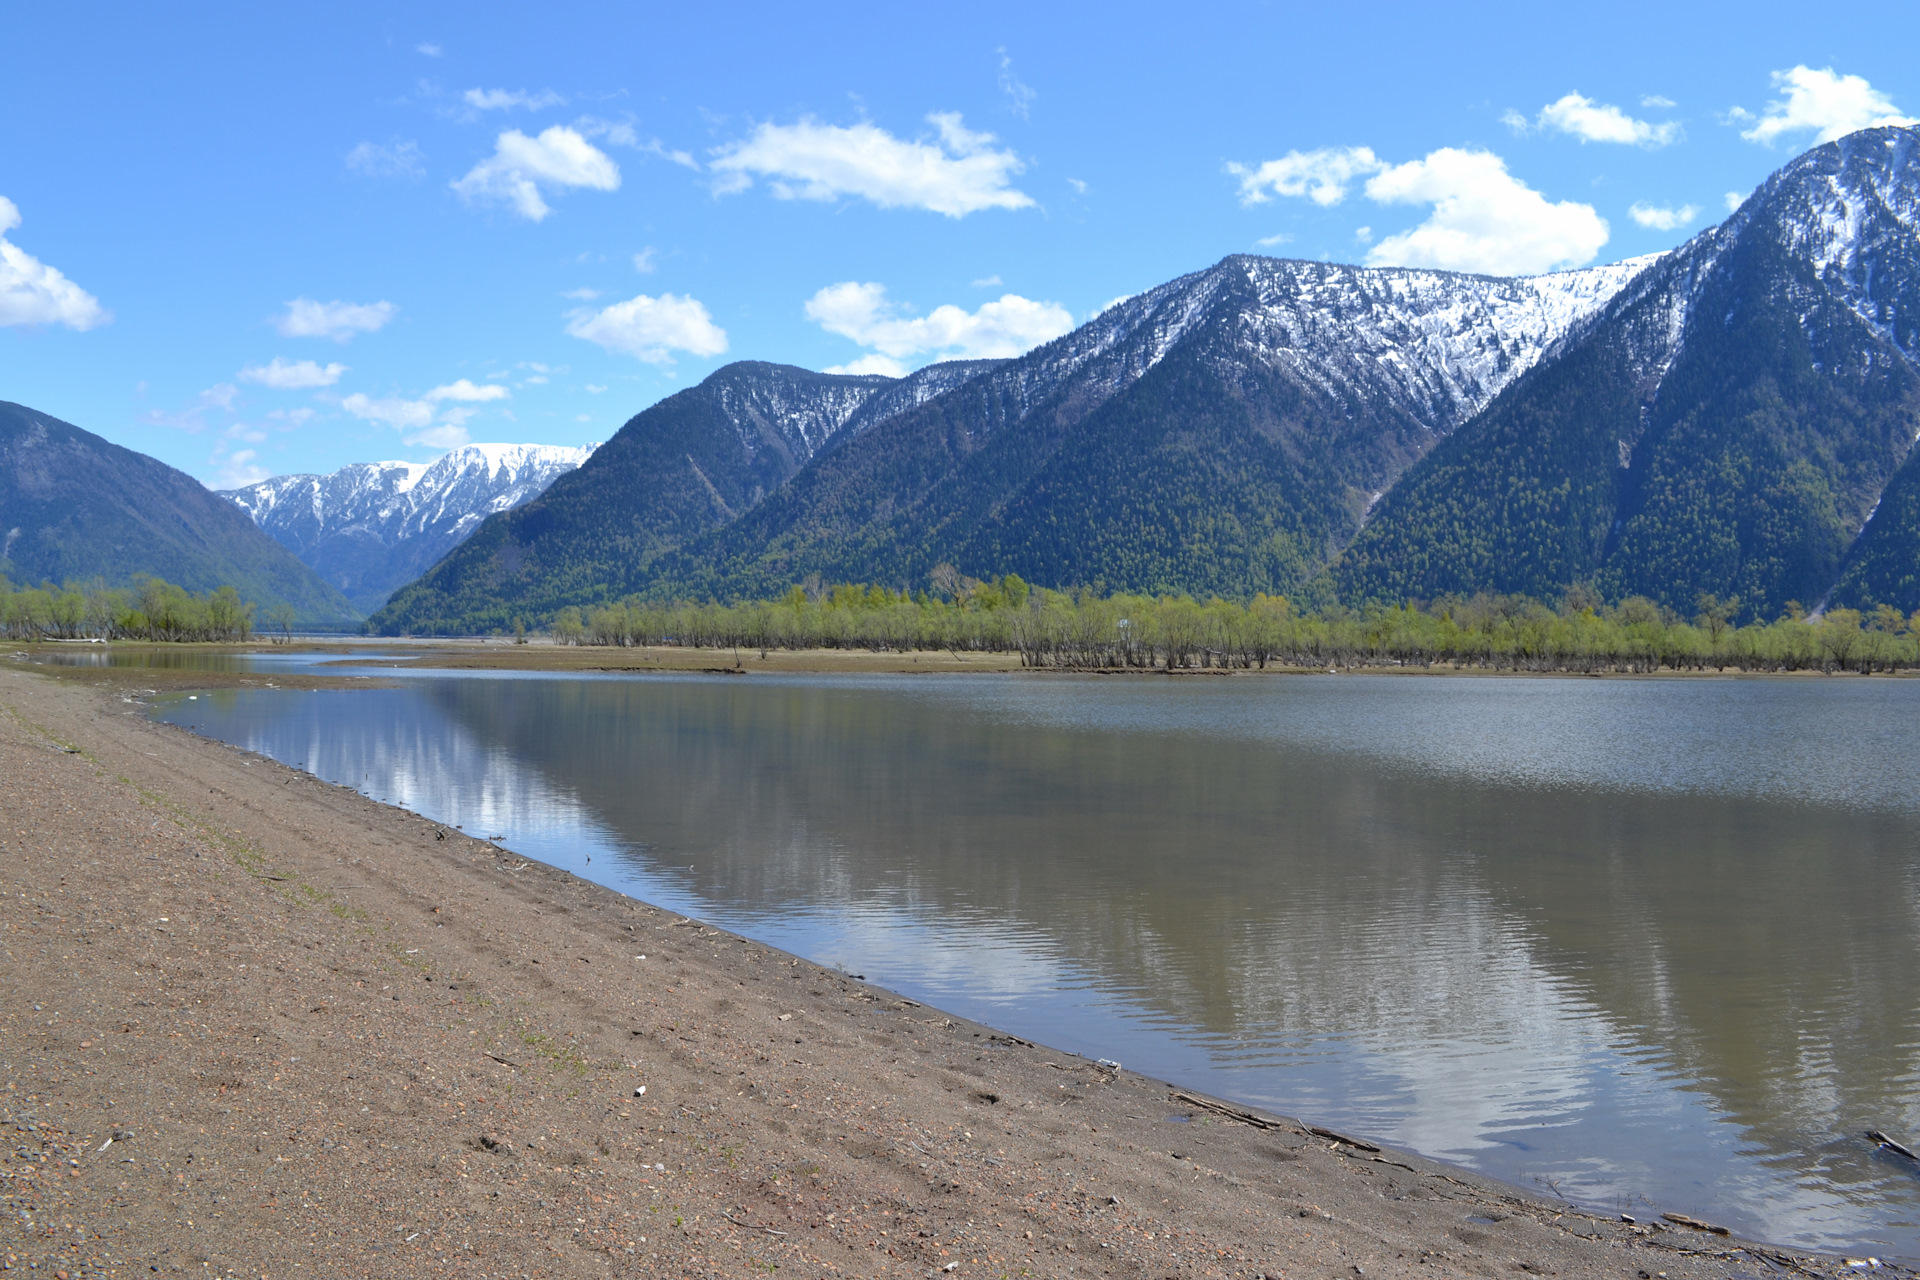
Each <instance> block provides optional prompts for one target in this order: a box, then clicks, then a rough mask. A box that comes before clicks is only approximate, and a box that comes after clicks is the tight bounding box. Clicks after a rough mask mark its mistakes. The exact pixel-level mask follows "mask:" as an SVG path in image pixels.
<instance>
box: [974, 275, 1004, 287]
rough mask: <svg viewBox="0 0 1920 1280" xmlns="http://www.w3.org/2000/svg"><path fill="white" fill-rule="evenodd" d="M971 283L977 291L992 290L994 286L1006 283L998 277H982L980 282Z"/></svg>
mask: <svg viewBox="0 0 1920 1280" xmlns="http://www.w3.org/2000/svg"><path fill="white" fill-rule="evenodd" d="M970 283H971V284H972V286H973V287H974V288H975V289H991V288H993V286H995V285H997V284H1002V283H1004V281H1002V280H1001V279H1000V277H999V276H997V275H996V276H981V277H980V278H979V279H978V280H974V281H971V282H970Z"/></svg>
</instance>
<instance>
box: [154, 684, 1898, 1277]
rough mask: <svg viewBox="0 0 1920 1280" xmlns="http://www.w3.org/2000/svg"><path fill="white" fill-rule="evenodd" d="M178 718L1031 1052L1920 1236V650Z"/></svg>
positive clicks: (1790, 1226) (1530, 1179)
mask: <svg viewBox="0 0 1920 1280" xmlns="http://www.w3.org/2000/svg"><path fill="white" fill-rule="evenodd" d="M282 661H284V659H282ZM360 669H361V670H365V669H366V668H360ZM157 713H158V714H159V715H160V716H161V717H162V718H163V719H166V720H169V721H171V722H174V723H178V724H183V725H189V726H192V727H194V728H196V729H198V730H199V731H200V732H202V733H206V734H209V735H211V736H213V737H217V738H220V739H223V740H226V741H228V742H232V743H235V744H237V745H240V746H244V747H248V748H250V749H253V750H255V751H259V752H262V753H264V754H267V755H270V756H273V757H274V758H276V759H279V760H281V761H284V762H286V763H288V764H294V765H299V766H301V767H304V768H306V769H309V770H311V771H312V772H314V773H316V774H318V775H319V776H320V777H323V778H326V779H328V780H331V781H335V782H344V783H349V784H351V785H353V786H356V787H358V788H359V789H360V790H362V791H364V792H366V793H367V794H369V795H371V796H373V797H375V798H378V799H386V800H390V801H392V802H393V803H396V804H401V805H404V806H406V807H408V808H410V809H414V810H416V811H418V812H421V813H423V814H427V815H429V816H431V817H433V818H436V819H438V820H441V821H443V822H448V823H458V824H461V825H463V826H464V827H465V829H466V830H467V831H468V832H470V833H473V834H476V835H482V836H493V835H498V836H503V837H504V841H503V842H504V843H505V844H507V845H508V846H510V847H511V848H513V849H515V850H517V851H519V852H521V853H523V854H526V855H528V856H531V857H535V858H539V859H541V860H543V861H546V862H551V863H554V864H556V865H559V866H562V867H566V868H568V869H569V870H572V871H575V872H577V873H580V874H582V875H585V876H587V877H589V878H591V879H594V880H598V881H600V882H602V883H604V884H608V885H612V886H615V887H617V888H619V889H622V890H625V891H627V892H630V893H632V894H635V895H637V896H639V897H643V898H646V899H649V900H651V901H653V902H657V903H659V904H661V905H663V906H667V907H670V908H672V909H674V910H677V911H681V912H684V913H688V914H693V915H698V916H700V917H702V918H705V919H707V920H710V921H713V922H716V923H721V924H724V925H726V926H727V927H729V928H732V929H735V930H737V931H739V932H742V933H745V934H749V935H751V936H754V937H756V938H760V939H763V940H765V941H767V942H770V943H772V944H774V945H777V946H781V947H785V948H787V949H790V950H792V951H795V952H797V953H800V954H802V955H806V956H809V957H811V958H813V959H815V960H818V961H821V962H824V963H827V964H838V965H842V966H844V967H845V968H846V969H848V970H849V971H852V972H855V973H861V974H865V975H866V976H867V977H868V978H869V979H871V980H873V981H876V982H879V983H882V984H885V985H886V986H889V987H891V988H893V989H894V990H897V991H901V992H905V993H908V994H911V995H913V996H915V997H917V998H920V999H924V1000H927V1001H930V1002H935V1003H938V1004H940V1005H942V1006H945V1007H946V1008H949V1009H953V1010H956V1011H959V1012H962V1013H965V1014H966V1015H967V1016H970V1017H973V1018H977V1019H980V1020H983V1021H987V1022H991V1023H993V1024H994V1025H996V1026H999V1027H1002V1028H1005V1029H1007V1030H1009V1031H1012V1032H1015V1033H1016V1034H1020V1035H1023V1036H1026V1037H1028V1038H1031V1039H1035V1040H1041V1041H1044V1042H1046V1043H1048V1044H1052V1045H1056V1046H1059V1047H1061V1048H1065V1049H1070V1050H1074V1051H1077V1052H1080V1053H1083V1054H1087V1055H1089V1056H1097V1057H1106V1058H1117V1059H1120V1060H1122V1061H1123V1062H1124V1063H1125V1064H1126V1065H1127V1066H1128V1067H1129V1068H1132V1069H1137V1070H1140V1071H1143V1072H1147V1073H1151V1074H1154V1075H1158V1076H1163V1077H1166V1078H1169V1079H1172V1080H1175V1081H1179V1082H1181V1083H1184V1084H1188V1085H1191V1086H1196V1087H1198V1088H1201V1089H1205V1090H1207V1091H1210V1092H1213V1093H1216V1094H1220V1095H1224V1096H1228V1097H1233V1098H1238V1099H1243V1100H1245V1101H1247V1102H1251V1103H1257V1104H1260V1105H1263V1106H1266V1107H1270V1108H1273V1109H1275V1110H1278V1111H1281V1112H1285V1113H1290V1114H1294V1115H1299V1116H1302V1117H1305V1118H1309V1119H1312V1120H1314V1121H1316V1122H1320V1123H1325V1124H1331V1125H1334V1126H1336V1127H1339V1128H1342V1129H1346V1130H1351V1131H1355V1132H1358V1133H1362V1134H1368V1135H1372V1136H1375V1137H1379V1138H1384V1139H1386V1140H1388V1141H1390V1142H1392V1143H1395V1144H1397V1145H1401V1146H1404V1147H1409V1148H1412V1149H1414V1150H1417V1151H1421V1152H1424V1153H1426V1154H1428V1155H1431V1156H1436V1157H1439V1158H1443V1159H1446V1160H1451V1161H1455V1162H1457V1163H1459V1164H1462V1165H1466V1166H1468V1167H1470V1168H1473V1169H1477V1170H1480V1171H1483V1172H1485V1173H1488V1174H1491V1175H1494V1176H1496V1177H1500V1178H1505V1179H1508V1180H1510V1181H1513V1182H1517V1183H1520V1184H1522V1185H1524V1186H1530V1187H1533V1188H1535V1189H1539V1190H1547V1189H1551V1190H1554V1191H1558V1192H1559V1193H1560V1194H1561V1195H1564V1196H1566V1197H1568V1198H1569V1199H1572V1200H1574V1201H1576V1202H1578V1203H1580V1204H1583V1205H1585V1206H1588V1207H1593V1208H1599V1209H1605V1210H1612V1211H1622V1210H1624V1211H1629V1212H1633V1211H1639V1212H1642V1213H1645V1212H1648V1211H1649V1210H1653V1211H1657V1210H1668V1209H1671V1210H1680V1211H1684V1212H1688V1213H1692V1214H1694V1215H1695V1216H1698V1217H1703V1218H1707V1219H1709V1220H1713V1221H1718V1222H1724V1223H1726V1224H1728V1225H1730V1226H1732V1227H1734V1228H1736V1229H1737V1230H1739V1231H1741V1232H1743V1233H1748V1234H1752V1235H1755V1236H1758V1237H1760V1238H1762V1239H1768V1240H1774V1241H1779V1242H1785V1243H1794V1244H1799V1245H1803V1246H1809V1247H1821V1248H1831V1249H1849V1250H1859V1251H1863V1252H1864V1251H1869V1250H1871V1251H1873V1252H1876V1253H1879V1254H1881V1255H1883V1256H1884V1255H1889V1254H1891V1255H1895V1256H1903V1257H1908V1258H1912V1257H1920V1169H1916V1168H1915V1167H1914V1166H1913V1165H1911V1164H1910V1163H1908V1162H1906V1161H1902V1160H1899V1159H1897V1158H1895V1157H1890V1156H1886V1155H1881V1154H1877V1153H1876V1152H1875V1150H1874V1148H1873V1146H1872V1144H1870V1143H1868V1142H1866V1141H1864V1140H1863V1139H1862V1137H1861V1133H1862V1131H1863V1130H1865V1129H1869V1128H1877V1129H1884V1130H1887V1131H1889V1132H1891V1133H1893V1134H1895V1135H1896V1136H1902V1135H1904V1136H1905V1137H1906V1138H1908V1139H1909V1140H1911V1139H1913V1138H1915V1137H1916V1136H1920V728H1917V727H1920V682H1914V681H1897V682H1896V681H1864V680H1857V679H1844V680H1843V679H1835V680H1820V679H1812V680H1794V681H1753V680H1745V681H1731V680H1729V681H1707V680H1685V681H1675V680H1667V681H1658V680H1646V681H1629V680H1588V681H1578V680H1524V679H1515V680H1505V679H1417V678H1415V679H1408V678H1396V677H1366V676H1342V677H1338V678H1275V679H1251V678H1250V679H1233V680H1193V681H1165V680H1112V679H1099V678H1085V679H1078V678H1017V677H1004V678H1003V677H994V676H966V677H951V676H949V677H929V678H908V677H885V678H865V677H831V676H815V677H768V676H753V677H749V678H745V679H739V678H723V677H699V676H659V677H647V676H620V677H580V676H564V677H549V676H529V675H525V674H510V675H498V674H485V675H471V674H456V673H445V672H441V673H418V672H414V673H409V674H408V675H407V676H406V678H405V680H404V681H403V684H402V687H399V688H389V689H368V690H358V691H325V692H317V693H316V692H301V691H293V690H237V691H222V692H214V693H203V694H201V695H199V696H198V697H197V698H194V699H192V700H188V699H187V698H186V697H185V696H179V697H171V698H168V699H166V700H164V701H163V702H162V704H161V705H160V707H159V708H158V712H157ZM589 859H590V861H589Z"/></svg>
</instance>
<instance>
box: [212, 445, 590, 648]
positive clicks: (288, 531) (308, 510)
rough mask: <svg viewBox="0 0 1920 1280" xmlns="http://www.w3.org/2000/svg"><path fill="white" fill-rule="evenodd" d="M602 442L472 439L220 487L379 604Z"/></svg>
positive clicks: (322, 569) (365, 608)
mask: <svg viewBox="0 0 1920 1280" xmlns="http://www.w3.org/2000/svg"><path fill="white" fill-rule="evenodd" d="M598 447H599V446H598V445H586V446H583V447H581V448H568V447H565V446H561V445H543V444H470V445H465V446H463V447H461V448H459V449H455V450H454V451H453V452H451V453H449V454H446V455H445V456H444V457H441V458H439V459H437V460H436V461H434V462H431V463H425V462H363V463H356V464H355V465H353V466H350V467H342V468H341V469H340V470H338V471H335V472H331V473H330V474H327V475H289V476H275V477H273V478H272V479H271V480H262V481H260V482H259V483H258V484H250V485H247V486H245V487H244V488H240V489H228V490H224V491H222V492H221V495H220V496H221V497H223V498H226V499H228V500H229V501H231V502H233V503H234V504H235V505H237V506H238V507H239V508H240V509H241V510H242V511H245V512H246V513H247V514H248V515H249V516H251V517H253V521H254V523H255V524H257V525H259V526H260V527H261V528H262V529H264V530H266V531H267V532H268V533H269V534H271V535H272V536H273V538H274V540H275V541H277V542H278V543H279V544H280V545H281V546H283V547H285V548H286V549H287V550H289V551H291V552H293V554H294V555H295V556H297V557H299V559H300V561H301V562H302V563H303V564H305V565H307V566H308V567H309V568H311V569H312V570H314V572H316V573H318V574H319V575H320V576H321V577H322V578H325V579H326V580H327V581H328V582H330V583H332V584H333V585H334V586H335V587H338V588H339V589H340V590H341V591H342V592H344V593H345V595H346V597H347V599H348V600H350V601H351V602H352V603H353V605H354V606H355V607H356V608H358V609H359V610H361V611H362V612H364V613H372V612H373V611H374V610H376V609H378V608H379V607H380V606H381V605H383V604H385V603H386V602H387V597H388V596H389V595H391V594H392V593H393V590H394V588H395V587H398V586H400V585H402V584H404V583H407V582H411V581H413V580H414V579H415V578H417V577H419V576H420V575H421V574H422V573H424V572H426V570H427V569H428V568H429V567H431V566H432V565H433V563H434V562H435V561H437V560H439V559H440V558H441V557H442V556H444V555H446V553H447V552H449V551H451V550H453V548H454V547H456V546H458V545H460V543H461V542H462V541H464V540H465V539H466V538H467V536H468V535H469V534H471V533H472V532H473V531H474V530H475V529H477V528H479V527H480V523H481V521H483V520H485V519H486V518H487V517H488V516H490V515H493V514H495V513H496V512H501V511H510V510H512V509H513V508H515V507H517V506H519V505H521V504H522V503H524V502H526V501H528V500H529V499H531V498H535V497H537V496H539V495H540V494H541V493H542V492H544V491H545V490H546V488H547V486H548V485H550V484H552V483H553V481H554V480H555V479H556V478H557V477H559V476H562V475H564V474H566V473H567V472H569V471H571V470H573V469H574V468H575V467H578V466H579V465H580V464H581V463H583V462H585V461H586V460H587V458H588V457H589V456H591V455H592V453H593V451H594V450H595V449H596V448H598Z"/></svg>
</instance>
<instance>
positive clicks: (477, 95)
mask: <svg viewBox="0 0 1920 1280" xmlns="http://www.w3.org/2000/svg"><path fill="white" fill-rule="evenodd" d="M460 100H461V101H462V102H464V103H466V104H467V105H468V106H469V107H472V108H473V109H474V110H475V111H544V110H546V109H547V108H548V107H564V106H565V105H566V104H567V100H566V99H565V98H563V97H561V96H560V95H559V94H557V93H555V92H554V91H553V90H551V89H542V90H540V92H538V93H529V92H527V91H526V90H525V89H469V90H467V91H466V92H465V93H463V94H461V95H460Z"/></svg>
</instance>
